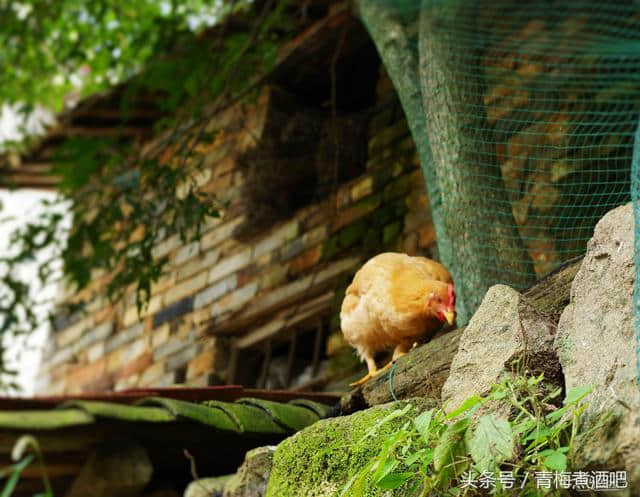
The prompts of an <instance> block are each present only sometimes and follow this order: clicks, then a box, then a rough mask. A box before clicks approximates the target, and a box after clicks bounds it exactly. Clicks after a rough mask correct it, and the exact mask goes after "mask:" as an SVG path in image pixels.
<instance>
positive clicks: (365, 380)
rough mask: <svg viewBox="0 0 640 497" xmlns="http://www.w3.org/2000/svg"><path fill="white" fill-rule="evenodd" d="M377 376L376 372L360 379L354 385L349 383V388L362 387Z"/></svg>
mask: <svg viewBox="0 0 640 497" xmlns="http://www.w3.org/2000/svg"><path fill="white" fill-rule="evenodd" d="M376 374H377V372H374V373H373V374H371V373H367V374H366V375H364V376H363V377H362V378H360V379H359V380H358V381H354V382H353V383H349V386H350V387H361V386H362V385H364V384H365V383H366V382H368V381H369V380H370V379H371V378H373V377H374V376H375V375H376Z"/></svg>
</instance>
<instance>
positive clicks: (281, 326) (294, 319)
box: [235, 292, 333, 349]
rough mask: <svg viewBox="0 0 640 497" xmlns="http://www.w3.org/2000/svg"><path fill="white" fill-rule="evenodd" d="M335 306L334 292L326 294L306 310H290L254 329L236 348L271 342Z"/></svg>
mask: <svg viewBox="0 0 640 497" xmlns="http://www.w3.org/2000/svg"><path fill="white" fill-rule="evenodd" d="M332 304H333V292H328V293H325V294H324V295H321V296H320V297H318V298H316V299H313V301H312V303H311V304H310V303H307V305H306V306H305V307H304V309H296V308H294V309H289V312H288V313H287V314H285V315H279V316H277V317H276V318H275V319H273V320H272V321H269V322H268V323H266V324H264V325H262V326H258V327H257V328H254V329H253V330H252V331H250V332H249V333H247V334H246V335H244V336H242V337H240V338H238V339H237V340H236V341H235V346H236V347H237V348H239V349H247V348H250V347H254V346H256V345H257V344H259V343H260V342H263V341H265V340H271V339H273V338H275V337H276V336H279V335H282V334H285V333H286V332H289V331H291V330H293V329H294V328H296V327H298V326H300V325H302V324H304V323H308V322H309V321H310V320H316V319H317V318H318V316H319V315H324V314H327V313H328V312H330V311H331V307H332Z"/></svg>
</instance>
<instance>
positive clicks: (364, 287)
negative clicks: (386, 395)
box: [340, 252, 455, 385]
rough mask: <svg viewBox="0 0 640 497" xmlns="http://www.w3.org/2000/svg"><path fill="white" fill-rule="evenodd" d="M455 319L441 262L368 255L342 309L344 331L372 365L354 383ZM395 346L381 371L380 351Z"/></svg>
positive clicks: (449, 285)
mask: <svg viewBox="0 0 640 497" xmlns="http://www.w3.org/2000/svg"><path fill="white" fill-rule="evenodd" d="M454 321H455V292H454V288H453V282H452V279H451V275H450V274H449V271H447V270H446V268H445V267H444V266H443V265H442V264H440V263H438V262H435V261H432V260H431V259H427V258H425V257H411V256H408V255H406V254H398V253H392V252H388V253H384V254H379V255H377V256H375V257H373V258H372V259H369V261H367V262H366V264H364V266H362V267H361V268H360V270H359V271H358V272H357V273H356V275H355V276H354V278H353V282H352V283H351V285H349V287H348V288H347V291H346V295H345V298H344V300H343V301H342V308H341V310H340V322H341V327H342V333H343V334H344V337H345V339H346V341H347V342H348V343H350V344H351V345H352V346H353V347H355V348H356V350H357V351H358V354H359V355H360V357H361V359H363V360H364V361H365V362H366V363H367V367H368V369H369V373H368V374H367V375H366V376H365V377H364V378H362V379H361V380H359V381H357V382H356V383H354V384H353V385H361V384H363V383H365V382H366V381H367V380H369V379H370V378H371V377H373V376H374V375H375V374H376V373H378V372H380V371H383V370H385V369H386V368H388V367H389V366H390V365H391V364H392V363H393V361H395V360H396V359H397V358H398V357H400V356H402V355H403V354H405V353H406V352H407V351H408V350H409V349H410V348H411V347H412V346H413V344H414V343H416V342H418V341H421V340H424V339H425V338H427V337H429V336H430V335H432V334H433V333H435V332H436V331H437V330H438V329H439V328H440V327H441V326H442V324H443V323H445V322H447V323H449V324H453V322H454ZM392 347H395V348H394V351H393V359H392V361H391V362H389V364H387V365H386V366H385V367H384V368H383V369H382V370H378V368H377V366H376V362H375V355H376V353H377V352H380V351H383V350H387V349H390V348H392Z"/></svg>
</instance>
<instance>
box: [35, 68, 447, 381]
mask: <svg viewBox="0 0 640 497" xmlns="http://www.w3.org/2000/svg"><path fill="white" fill-rule="evenodd" d="M383 79H384V78H383ZM384 81H386V83H385V84H384V85H382V86H381V88H387V89H386V90H385V91H389V90H390V89H391V85H390V84H389V81H388V79H384ZM385 85H386V86H385ZM386 95H387V94H384V95H383V96H381V97H380V99H381V102H382V101H384V105H380V106H379V109H378V110H377V111H376V112H377V115H376V116H374V118H373V120H372V121H371V129H372V133H371V136H370V143H369V149H370V151H371V152H370V154H369V157H368V160H367V164H366V168H367V169H366V171H364V167H363V174H362V175H360V176H359V177H356V178H354V179H352V180H351V181H348V182H345V183H343V184H340V185H338V190H337V192H335V194H333V195H331V196H329V197H327V198H325V199H322V200H321V201H318V202H317V203H310V204H308V205H306V206H304V207H302V208H301V209H300V210H298V211H297V212H292V213H291V215H290V217H289V218H288V219H283V220H281V221H280V222H279V223H278V224H274V225H273V226H272V227H270V228H269V227H267V228H265V229H264V230H263V231H261V232H260V233H258V234H256V235H255V237H254V238H252V239H250V240H243V241H238V240H234V239H233V233H234V231H235V230H236V228H237V227H239V226H240V225H241V224H243V223H245V222H246V219H247V217H248V216H247V215H246V212H245V207H244V203H243V198H242V195H243V185H244V184H245V181H246V180H247V179H246V175H245V174H244V172H243V171H242V170H241V169H240V167H239V165H238V161H237V160H236V157H235V156H234V155H233V154H234V153H236V151H237V150H241V149H242V147H244V146H248V145H250V143H249V142H251V143H253V138H251V139H250V140H249V138H248V137H247V136H245V135H244V134H243V135H242V136H240V135H238V136H239V137H235V138H234V137H233V136H232V135H233V133H231V134H227V135H226V136H224V137H222V138H220V140H218V139H216V140H217V141H216V142H215V143H208V144H204V143H203V144H198V145H197V146H196V148H195V150H196V151H197V153H201V154H203V156H204V157H205V168H204V169H203V171H200V172H199V173H197V175H196V176H195V177H194V180H195V182H196V184H199V185H200V188H201V190H202V191H203V192H210V193H212V194H213V195H215V196H216V198H217V199H218V200H220V201H221V202H228V203H227V204H226V205H225V208H224V209H222V210H221V212H220V213H221V217H217V218H209V219H207V221H206V223H205V225H204V227H203V230H202V233H203V234H202V237H201V239H200V240H199V241H193V242H189V243H183V242H182V241H181V239H180V237H179V236H178V235H177V234H170V236H165V237H164V238H163V239H162V241H160V242H159V243H158V244H157V245H156V246H155V248H154V250H153V253H154V256H155V257H157V258H160V257H166V258H167V260H168V264H167V266H166V271H165V274H163V276H162V277H161V278H160V280H159V281H157V282H155V283H153V284H152V287H151V300H150V301H149V303H148V305H147V306H146V307H145V308H143V309H142V311H141V312H140V313H138V309H137V305H136V298H135V294H134V290H135V289H134V288H130V289H129V290H127V293H126V295H125V298H124V299H123V300H122V301H119V302H109V301H107V300H106V299H105V298H103V296H102V295H101V293H100V292H101V291H102V290H101V287H100V285H103V284H104V282H105V281H107V280H108V278H109V275H108V274H106V272H104V271H103V272H101V273H100V274H97V273H96V275H95V281H94V282H92V288H91V291H90V292H83V293H82V294H81V295H80V296H82V297H83V298H87V295H89V296H91V295H95V296H94V297H90V298H89V300H88V301H86V302H85V305H84V313H76V314H74V315H72V316H66V315H64V314H62V313H61V314H60V315H59V317H58V318H57V320H56V327H55V329H56V332H55V333H53V334H52V338H51V339H50V341H49V343H48V344H47V352H46V355H45V364H44V367H43V368H42V371H43V373H42V378H41V379H40V382H39V384H38V385H39V386H38V388H39V389H40V391H46V392H47V393H71V392H81V391H87V389H90V388H103V389H113V388H116V389H124V388H131V387H140V386H145V387H146V386H157V387H161V386H169V385H173V384H175V383H176V382H177V381H179V382H183V383H186V384H189V385H200V386H203V385H207V384H209V383H210V382H211V381H220V380H219V379H220V378H224V375H225V372H224V369H220V368H224V367H225V364H226V363H227V358H226V357H225V356H224V354H226V353H227V349H226V348H225V347H226V346H225V345H224V344H223V342H222V341H220V342H216V341H215V339H213V338H208V339H205V340H203V334H204V332H205V330H206V329H207V328H208V326H210V324H211V323H212V322H214V323H215V324H216V325H217V324H218V323H222V324H224V323H228V322H231V321H234V320H235V319H236V318H238V319H248V320H251V319H262V318H263V317H265V318H267V317H268V316H269V315H270V314H269V313H273V312H276V311H277V310H278V309H280V308H282V307H283V306H286V305H290V304H288V303H287V302H289V301H291V300H292V299H293V300H295V299H296V298H298V297H299V296H300V295H301V294H305V293H306V292H308V291H309V289H311V290H312V292H315V291H325V290H324V288H329V287H330V286H331V284H332V283H331V282H332V281H333V280H334V279H336V278H338V277H339V276H340V275H341V274H342V273H344V272H352V271H353V270H354V269H355V268H356V267H357V266H358V264H359V262H360V261H359V259H358V258H355V257H351V256H352V255H358V256H368V255H372V254H373V253H375V252H378V251H380V250H383V247H386V248H389V247H400V248H402V249H404V250H406V251H407V252H410V253H418V254H420V253H422V254H424V253H428V251H429V250H430V249H431V248H432V246H433V243H434V242H435V232H434V230H433V225H432V222H431V217H430V214H429V205H428V199H427V197H426V194H425V192H424V183H423V180H422V177H421V173H420V170H419V161H418V160H417V155H416V152H415V149H414V148H413V146H412V144H411V141H410V140H408V139H407V136H408V130H407V127H406V123H405V122H404V121H403V120H402V119H401V118H400V117H399V116H401V112H399V109H400V107H399V104H398V102H397V99H396V98H395V96H393V95H391V97H388V96H386ZM394 106H395V107H394ZM225 115H226V118H225V119H227V120H229V119H231V121H229V122H230V123H231V122H233V120H236V119H240V118H242V117H241V116H243V115H244V114H243V113H242V112H233V113H228V112H227V113H225ZM254 119H255V116H254ZM254 125H256V124H255V123H254ZM245 138H246V139H247V140H249V141H247V142H246V143H244V142H243V141H246V140H245ZM240 142H243V143H244V144H242V143H240ZM251 146H253V145H251ZM363 166H364V165H363ZM186 191H187V190H186V187H182V186H181V187H180V192H182V193H184V192H186ZM385 244H386V245H385ZM323 285H324V287H323ZM320 287H322V288H320ZM66 298H67V300H69V301H70V300H74V301H75V300H78V299H79V295H78V294H77V293H76V294H75V295H74V294H73V293H70V294H69V295H68V296H67V297H66ZM218 359H220V360H218ZM215 378H218V379H217V380H216V379H215Z"/></svg>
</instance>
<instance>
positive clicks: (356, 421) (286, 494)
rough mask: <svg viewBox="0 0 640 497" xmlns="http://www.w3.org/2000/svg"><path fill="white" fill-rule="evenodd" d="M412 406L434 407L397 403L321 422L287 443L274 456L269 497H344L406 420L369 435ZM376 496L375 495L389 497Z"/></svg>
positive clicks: (425, 402) (426, 402) (427, 403)
mask: <svg viewBox="0 0 640 497" xmlns="http://www.w3.org/2000/svg"><path fill="white" fill-rule="evenodd" d="M407 403H410V404H412V405H413V406H415V407H416V408H417V409H418V410H419V411H423V410H426V409H429V408H431V407H434V405H433V403H432V402H431V401H429V400H427V399H422V398H415V399H410V400H408V401H399V402H391V403H388V404H382V405H379V406H375V407H372V408H370V409H366V410H364V411H360V412H357V413H355V414H352V415H351V416H341V417H337V418H330V419H325V420H321V421H318V422H317V423H314V424H313V425H311V426H309V427H307V428H305V429H304V430H302V431H300V432H298V433H296V434H295V435H293V436H292V437H290V438H288V439H286V440H284V441H283V442H282V443H280V445H278V448H277V449H276V452H275V454H274V457H273V467H272V471H271V476H270V477H269V483H268V485H267V494H266V497H333V496H337V495H339V494H340V491H341V490H342V488H343V487H344V486H345V485H346V483H347V482H348V480H349V478H350V477H351V476H352V475H354V474H355V473H357V472H358V471H359V470H360V469H361V468H363V467H364V466H365V465H366V464H367V462H368V461H370V460H371V458H373V457H374V456H375V455H376V454H377V452H378V451H379V449H380V446H381V444H382V442H383V440H385V439H386V438H387V437H389V435H391V434H392V433H394V432H395V431H396V430H397V429H398V428H399V427H400V425H401V424H402V423H404V422H405V420H401V419H396V420H393V421H390V422H388V423H385V424H384V425H382V426H381V427H380V428H379V429H378V430H377V431H376V432H375V434H374V435H373V436H371V437H368V438H367V439H365V440H364V441H363V437H364V436H365V434H366V433H367V432H368V431H369V430H370V429H371V428H372V427H373V426H374V425H375V424H376V423H377V422H378V421H380V420H381V419H383V418H384V417H385V416H387V415H388V414H389V413H391V412H392V411H394V410H395V409H399V408H403V407H404V406H406V404H407ZM383 494H384V491H382V490H379V491H374V492H373V493H372V494H371V495H372V497H373V496H377V495H383Z"/></svg>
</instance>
